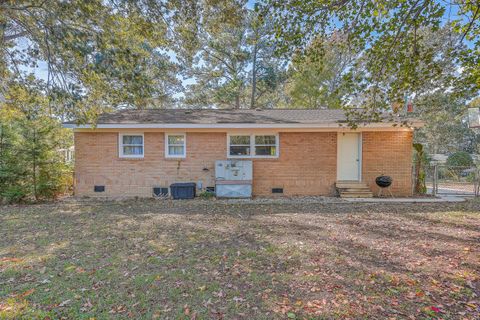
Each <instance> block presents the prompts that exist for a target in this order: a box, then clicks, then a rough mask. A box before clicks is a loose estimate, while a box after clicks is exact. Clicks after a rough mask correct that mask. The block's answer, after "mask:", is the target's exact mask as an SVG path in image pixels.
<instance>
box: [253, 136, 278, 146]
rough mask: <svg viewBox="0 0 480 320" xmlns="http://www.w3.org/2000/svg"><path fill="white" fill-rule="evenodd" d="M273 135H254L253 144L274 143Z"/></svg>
mask: <svg viewBox="0 0 480 320" xmlns="http://www.w3.org/2000/svg"><path fill="white" fill-rule="evenodd" d="M275 138H276V137H275V136H255V144H275V140H276V139H275Z"/></svg>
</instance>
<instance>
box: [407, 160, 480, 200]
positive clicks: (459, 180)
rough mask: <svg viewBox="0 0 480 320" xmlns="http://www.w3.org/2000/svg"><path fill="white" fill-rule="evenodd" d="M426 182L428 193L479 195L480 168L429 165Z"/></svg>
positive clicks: (426, 168) (426, 171) (426, 170)
mask: <svg viewBox="0 0 480 320" xmlns="http://www.w3.org/2000/svg"><path fill="white" fill-rule="evenodd" d="M414 178H416V177H414ZM414 181H415V179H414ZM425 184H426V187H427V193H428V194H433V195H470V196H477V197H478V196H479V187H480V168H477V167H476V166H471V167H456V166H448V165H445V164H436V165H431V166H427V167H425Z"/></svg>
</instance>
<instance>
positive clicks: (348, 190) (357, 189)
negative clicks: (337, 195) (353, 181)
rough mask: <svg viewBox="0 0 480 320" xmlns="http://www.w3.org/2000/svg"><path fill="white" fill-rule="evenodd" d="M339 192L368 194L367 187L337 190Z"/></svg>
mask: <svg viewBox="0 0 480 320" xmlns="http://www.w3.org/2000/svg"><path fill="white" fill-rule="evenodd" d="M338 189H340V191H341V192H370V188H368V187H358V188H338Z"/></svg>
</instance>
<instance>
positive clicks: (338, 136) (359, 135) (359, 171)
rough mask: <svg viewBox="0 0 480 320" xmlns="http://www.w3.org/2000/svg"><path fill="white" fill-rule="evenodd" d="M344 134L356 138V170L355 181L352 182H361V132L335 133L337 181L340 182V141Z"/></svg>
mask: <svg viewBox="0 0 480 320" xmlns="http://www.w3.org/2000/svg"><path fill="white" fill-rule="evenodd" d="M345 134H356V136H357V144H358V145H357V148H358V149H357V153H358V154H357V156H358V161H357V162H358V168H357V171H358V172H357V179H354V180H353V181H359V182H361V181H362V160H363V150H362V145H363V136H362V133H361V132H353V133H343V132H338V133H337V180H342V179H340V139H341V137H342V136H343V135H345Z"/></svg>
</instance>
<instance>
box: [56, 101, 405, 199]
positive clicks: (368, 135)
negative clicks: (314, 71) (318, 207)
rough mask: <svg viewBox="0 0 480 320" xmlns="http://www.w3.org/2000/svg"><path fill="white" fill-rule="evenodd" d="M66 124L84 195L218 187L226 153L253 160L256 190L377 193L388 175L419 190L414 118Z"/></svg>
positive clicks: (156, 114)
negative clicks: (357, 188)
mask: <svg viewBox="0 0 480 320" xmlns="http://www.w3.org/2000/svg"><path fill="white" fill-rule="evenodd" d="M64 126H65V127H68V128H73V129H74V132H75V179H76V181H75V186H76V189H75V194H76V195H78V196H113V197H116V196H144V197H149V196H151V195H152V187H154V186H163V187H168V186H169V185H170V184H172V183H175V182H196V183H197V185H198V184H199V182H200V184H201V185H202V186H203V188H205V187H213V186H214V185H215V181H214V177H215V174H214V171H215V160H224V159H251V160H252V161H253V195H254V196H270V195H272V189H276V192H278V190H279V189H283V190H282V191H283V194H284V195H287V196H296V195H299V196H304V195H327V196H333V195H335V194H336V189H335V185H336V183H337V182H338V181H341V182H343V181H354V182H358V183H359V184H362V183H363V186H364V188H369V189H370V190H371V191H372V192H377V191H378V189H377V187H376V185H375V178H376V177H377V176H379V175H382V174H384V175H389V176H391V177H392V178H393V181H394V182H393V185H392V188H391V191H392V192H393V194H394V195H395V196H410V195H411V194H412V181H411V179H412V178H411V171H412V170H411V168H412V135H413V130H414V129H413V126H414V124H412V126H410V127H406V126H399V125H397V126H394V125H393V124H392V122H379V123H369V124H359V127H358V129H357V130H352V129H350V128H349V127H348V125H346V123H345V116H344V113H343V111H341V110H298V109H297V110H289V109H271V110H270V109H269V110H245V109H240V110H212V109H202V110H189V109H168V110H165V109H147V110H122V111H118V112H115V113H110V114H104V115H102V116H100V118H99V120H98V123H97V124H96V126H95V127H93V126H90V125H76V124H75V123H74V122H71V123H65V124H64ZM95 186H100V188H98V187H97V188H96V190H97V191H99V190H102V189H104V191H103V192H101V193H98V192H95ZM102 186H104V188H102Z"/></svg>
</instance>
